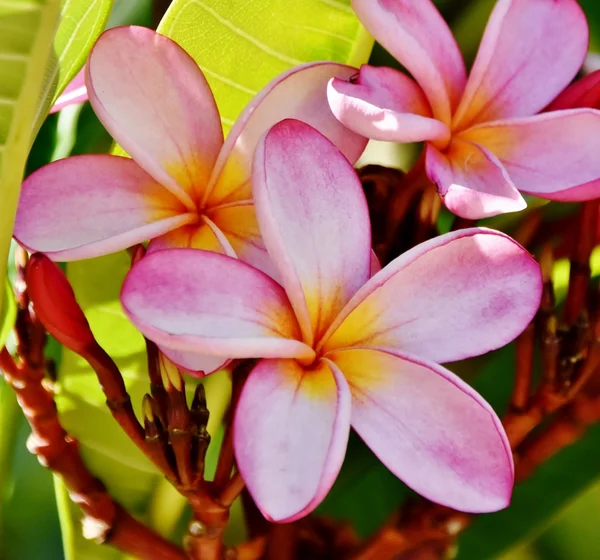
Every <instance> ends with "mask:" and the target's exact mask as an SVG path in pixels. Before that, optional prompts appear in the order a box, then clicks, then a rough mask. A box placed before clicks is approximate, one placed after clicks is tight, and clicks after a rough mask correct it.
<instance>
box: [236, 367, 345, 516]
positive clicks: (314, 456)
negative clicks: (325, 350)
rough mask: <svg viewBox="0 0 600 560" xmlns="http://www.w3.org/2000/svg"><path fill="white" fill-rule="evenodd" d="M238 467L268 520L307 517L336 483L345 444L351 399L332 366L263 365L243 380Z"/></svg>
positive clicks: (237, 414)
mask: <svg viewBox="0 0 600 560" xmlns="http://www.w3.org/2000/svg"><path fill="white" fill-rule="evenodd" d="M234 422H235V423H234V432H233V437H234V440H233V443H234V449H235V455H236V459H237V464H238V468H239V469H240V473H241V474H242V477H243V478H244V480H245V482H246V485H247V487H248V490H249V491H250V494H251V495H252V497H253V498H254V501H255V502H256V505H257V506H258V507H259V509H260V510H261V512H262V513H263V515H264V516H265V517H266V518H267V519H268V520H270V521H275V522H284V521H287V522H289V521H293V520H295V519H298V518H300V517H304V516H305V515H307V514H308V513H310V512H311V511H312V510H313V509H314V508H315V507H317V505H319V503H320V502H321V501H322V500H323V498H324V497H325V495H326V494H327V492H328V491H329V489H330V488H331V486H332V485H333V482H334V481H335V479H336V477H337V475H338V473H339V470H340V467H341V466H342V461H343V460H344V455H345V451H346V446H347V444H348V435H349V432H350V392H349V390H348V385H347V384H346V381H345V380H344V377H343V375H341V373H340V372H339V371H338V369H337V367H335V365H333V364H332V367H329V366H328V365H327V364H325V363H323V362H320V363H318V364H317V365H316V366H313V368H311V370H310V371H307V370H304V369H303V368H302V367H301V366H300V365H299V364H298V362H296V361H295V360H262V361H261V362H259V364H258V365H257V366H256V367H255V368H254V370H253V371H252V373H251V374H250V377H249V378H248V380H247V381H246V384H245V385H244V388H243V390H242V394H241V397H240V401H239V404H238V406H237V409H236V414H235V420H234Z"/></svg>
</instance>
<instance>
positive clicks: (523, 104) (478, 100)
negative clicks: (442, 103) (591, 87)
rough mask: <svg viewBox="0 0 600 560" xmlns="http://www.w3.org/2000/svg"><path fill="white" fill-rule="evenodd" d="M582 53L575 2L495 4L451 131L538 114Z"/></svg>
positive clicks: (583, 26) (584, 41) (581, 24)
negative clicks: (477, 124) (498, 120)
mask: <svg viewBox="0 0 600 560" xmlns="http://www.w3.org/2000/svg"><path fill="white" fill-rule="evenodd" d="M587 48H588V27H587V22H586V19H585V15H584V13H583V11H582V9H581V8H580V7H579V5H578V4H577V2H576V0H551V1H550V2H549V1H548V0H499V1H498V2H497V3H496V7H495V8H494V11H493V12H492V15H491V17H490V21H489V22H488V25H487V28H486V30H485V33H484V36H483V39H482V41H481V45H480V47H479V52H478V54H477V58H476V60H475V63H474V65H473V68H472V70H471V74H470V76H469V81H468V83H467V86H466V88H465V94H464V97H463V99H462V101H461V103H460V106H459V108H458V109H457V111H456V115H455V116H454V119H453V122H452V125H453V128H454V129H460V130H464V129H465V128H467V127H469V126H471V125H472V124H474V123H482V122H488V121H493V120H497V119H507V118H512V117H524V116H529V115H533V114H535V113H537V112H538V111H540V110H542V109H543V108H544V107H545V106H546V105H547V104H548V103H549V102H550V101H552V99H554V97H556V95H557V94H558V93H559V92H560V91H561V90H562V89H563V88H564V87H565V86H567V84H569V82H570V81H571V80H572V79H573V78H574V77H575V75H576V74H577V72H578V70H579V69H580V68H581V65H582V64H583V60H584V58H585V55H586V53H587Z"/></svg>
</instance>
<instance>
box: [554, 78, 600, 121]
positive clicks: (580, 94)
mask: <svg viewBox="0 0 600 560" xmlns="http://www.w3.org/2000/svg"><path fill="white" fill-rule="evenodd" d="M581 107H592V108H593V109H600V70H596V71H595V72H592V73H591V74H588V75H587V76H584V77H583V78H581V79H580V80H577V81H576V82H574V83H573V84H571V85H570V86H569V87H568V88H567V89H565V90H564V91H563V92H562V93H561V94H560V95H559V96H558V97H557V98H556V99H555V100H554V101H553V102H552V103H551V104H550V106H549V107H548V108H547V110H548V111H560V110H562V109H578V108H581Z"/></svg>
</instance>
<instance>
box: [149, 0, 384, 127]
mask: <svg viewBox="0 0 600 560" xmlns="http://www.w3.org/2000/svg"><path fill="white" fill-rule="evenodd" d="M158 31H159V32H160V33H162V34H164V35H167V36H168V37H171V38H172V39H174V40H175V41H177V42H178V43H179V44H180V45H181V46H182V47H183V48H184V49H185V50H186V51H187V52H189V53H190V55H191V56H192V57H193V58H194V59H195V60H196V62H197V63H198V65H199V66H200V68H202V71H203V72H204V74H205V75H206V78H207V80H208V82H209V84H210V86H211V88H212V90H213V93H214V95H215V99H216V100H217V105H218V107H219V111H220V113H221V121H222V122H223V127H224V130H225V131H228V130H229V128H231V126H232V124H233V123H234V122H235V119H236V118H237V116H238V115H239V114H240V112H241V111H242V109H243V108H244V106H245V105H247V104H248V102H249V101H250V100H251V99H252V97H254V95H256V93H258V91H259V90H260V89H262V88H263V87H264V86H265V85H266V84H267V83H268V82H269V81H270V80H272V79H273V78H275V76H277V75H278V74H281V73H282V72H284V71H286V70H287V69H289V68H291V67H292V66H296V65H298V64H302V63H305V62H310V61H316V60H332V61H335V62H342V63H345V64H350V65H352V66H358V65H360V64H362V63H363V62H366V61H367V59H368V58H369V53H370V52H371V49H372V47H373V39H372V38H371V37H370V36H369V35H368V33H367V32H366V31H365V29H364V28H363V27H362V25H360V23H359V21H358V19H357V18H356V16H355V15H354V12H353V11H352V8H351V7H350V0H302V2H281V0H250V1H248V2H243V3H241V4H240V2H239V1H237V0H202V1H201V0H193V1H192V0H174V2H173V3H172V4H171V7H170V8H169V10H168V12H167V13H166V14H165V17H164V18H163V20H162V22H161V23H160V25H159V26H158Z"/></svg>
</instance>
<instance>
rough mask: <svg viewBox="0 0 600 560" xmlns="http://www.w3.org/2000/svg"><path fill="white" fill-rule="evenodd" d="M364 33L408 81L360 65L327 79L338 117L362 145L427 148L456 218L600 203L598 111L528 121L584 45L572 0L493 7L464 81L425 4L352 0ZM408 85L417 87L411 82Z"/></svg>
mask: <svg viewBox="0 0 600 560" xmlns="http://www.w3.org/2000/svg"><path fill="white" fill-rule="evenodd" d="M352 5H353V7H354V10H355V11H356V13H357V15H358V17H359V19H360V20H361V22H362V23H363V25H364V26H365V27H366V28H367V29H368V30H369V31H370V32H371V33H372V34H373V35H374V36H375V38H376V39H377V40H378V41H379V42H380V43H381V44H382V45H383V46H384V47H385V48H386V49H387V50H388V51H389V52H390V53H391V54H392V55H393V56H395V57H396V58H397V59H398V61H400V62H401V63H402V64H403V65H404V66H405V67H406V68H407V69H408V70H409V71H410V73H411V74H412V75H413V77H414V80H413V79H411V78H410V77H409V76H407V75H405V74H402V73H400V72H398V71H396V70H393V69H391V68H383V67H382V68H377V67H373V66H363V67H362V68H361V70H360V73H359V74H358V75H357V76H356V77H355V78H354V79H352V80H350V81H345V80H343V79H333V81H332V82H331V83H330V84H329V88H328V95H329V101H330V105H331V108H332V110H333V112H334V113H335V115H336V116H337V117H338V118H339V119H340V121H341V122H343V123H344V124H345V125H346V126H348V127H349V128H351V129H352V130H354V131H356V132H358V133H360V134H364V135H365V136H367V137H369V138H374V139H377V140H385V141H393V142H419V141H425V142H426V154H425V169H426V173H427V175H428V177H429V179H430V180H431V181H433V182H434V183H436V184H437V187H438V191H439V193H440V195H441V196H442V197H443V198H444V202H445V204H446V206H447V207H448V208H449V209H450V210H451V211H452V212H454V213H455V214H458V215H459V216H462V217H464V218H468V219H479V218H483V217H487V216H493V215H496V214H501V213H504V212H513V211H516V210H521V209H523V208H524V207H525V206H526V203H525V201H524V199H523V197H522V196H521V194H520V192H519V191H521V192H524V193H530V194H534V195H536V196H539V197H543V198H547V199H551V200H564V201H581V200H588V199H592V198H596V197H598V196H600V158H599V157H598V153H600V112H598V111H596V110H592V109H573V110H560V111H552V112H549V113H543V114H539V115H536V113H538V112H540V111H541V110H542V109H543V108H544V107H546V105H548V104H549V103H550V102H551V101H552V100H553V99H554V98H555V97H556V95H557V94H558V93H559V92H560V91H561V90H562V89H563V88H564V87H565V86H567V85H568V84H569V82H570V81H571V80H572V79H573V77H574V76H575V75H576V74H577V71H578V70H579V68H580V67H581V65H582V63H583V60H584V58H585V54H586V51H587V46H588V27H587V22H586V20H585V16H584V14H583V11H582V10H581V8H580V7H579V5H578V3H577V1H576V0H552V1H548V0H499V1H498V2H497V3H496V6H495V8H494V10H493V12H492V15H491V17H490V20H489V22H488V25H487V28H486V30H485V33H484V36H483V39H482V41H481V45H480V47H479V52H478V54H477V58H476V60H475V63H474V65H473V68H472V69H471V73H470V75H469V78H468V80H467V77H466V72H465V66H464V63H463V59H462V56H461V53H460V51H459V49H458V47H457V45H456V42H455V40H454V38H453V36H452V33H451V31H450V29H449V28H448V26H447V25H446V23H445V21H444V20H443V18H442V16H441V15H440V14H439V13H438V11H437V10H436V8H435V7H434V5H433V4H432V2H431V1H430V0H419V1H418V2H414V1H412V0H352ZM415 80H416V81H415Z"/></svg>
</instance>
